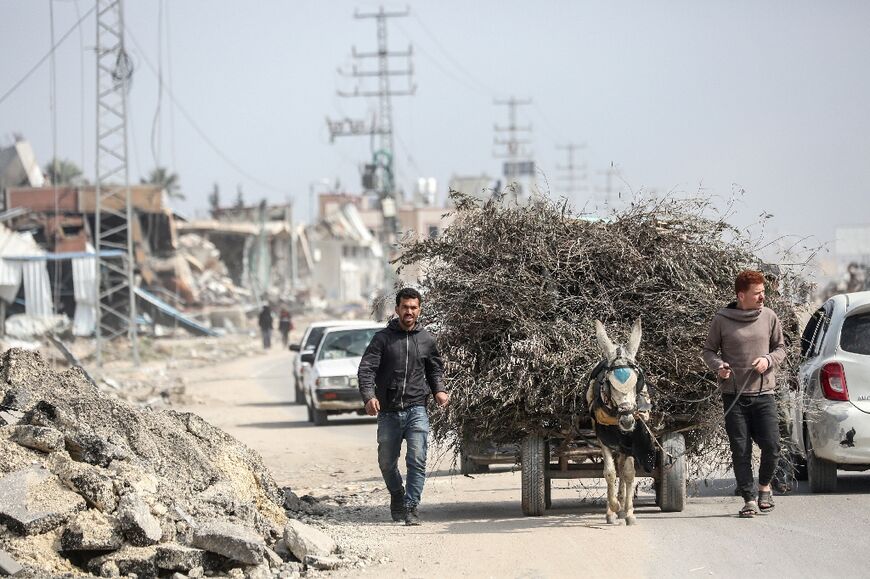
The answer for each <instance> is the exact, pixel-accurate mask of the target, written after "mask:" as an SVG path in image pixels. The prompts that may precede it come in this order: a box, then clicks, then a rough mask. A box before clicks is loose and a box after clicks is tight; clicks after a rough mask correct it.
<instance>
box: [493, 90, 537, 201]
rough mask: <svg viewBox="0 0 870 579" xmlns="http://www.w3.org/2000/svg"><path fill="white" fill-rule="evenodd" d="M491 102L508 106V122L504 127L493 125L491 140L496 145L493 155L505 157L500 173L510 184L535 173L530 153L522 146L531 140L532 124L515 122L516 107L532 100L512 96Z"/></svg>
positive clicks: (500, 157) (499, 157) (530, 102)
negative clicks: (518, 178)
mask: <svg viewBox="0 0 870 579" xmlns="http://www.w3.org/2000/svg"><path fill="white" fill-rule="evenodd" d="M493 103H494V104H496V105H503V106H506V107H507V108H508V124H507V126H504V127H502V126H499V125H497V124H496V125H493V130H494V131H495V135H494V136H493V141H492V142H493V145H494V146H495V147H496V149H494V150H493V157H495V158H496V159H506V161H505V162H504V165H503V168H502V175H503V176H504V178H505V180H506V181H507V183H508V185H510V184H511V183H513V182H514V181H516V179H517V177H520V176H534V174H535V162H534V161H533V160H531V158H532V153H531V152H530V151H528V150H526V149H525V148H524V147H523V145H530V144H531V142H532V139H531V135H532V125H531V124H528V125H519V124H517V108H519V107H521V106H525V105H530V104H532V100H531V99H518V98H516V97H513V96H512V97H510V98H509V99H507V100H499V99H495V100H494V101H493ZM499 135H507V137H506V138H505V137H499ZM499 149H500V150H499Z"/></svg>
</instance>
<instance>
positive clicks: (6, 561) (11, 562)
mask: <svg viewBox="0 0 870 579" xmlns="http://www.w3.org/2000/svg"><path fill="white" fill-rule="evenodd" d="M23 569H24V568H23V567H22V566H21V565H19V564H18V562H17V561H16V560H15V559H13V558H12V556H11V555H10V554H9V553H7V552H6V551H4V550H2V549H0V575H10V576H12V575H16V574H18V573H20V572H21V571H22V570H23Z"/></svg>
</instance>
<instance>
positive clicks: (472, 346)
mask: <svg viewBox="0 0 870 579" xmlns="http://www.w3.org/2000/svg"><path fill="white" fill-rule="evenodd" d="M453 200H454V202H455V204H456V209H455V212H454V214H455V219H454V221H453V223H452V225H451V226H450V227H449V228H447V229H446V230H445V231H444V233H443V234H442V235H441V236H439V237H438V238H435V239H426V240H422V241H419V240H408V241H407V242H406V243H404V245H403V249H402V254H401V256H400V257H399V259H398V261H399V263H400V264H401V265H402V266H405V265H411V264H423V265H424V269H423V271H424V275H423V277H422V281H421V284H420V286H421V289H422V290H423V291H424V295H425V307H424V315H426V316H427V320H426V323H427V324H430V325H431V326H432V327H434V328H436V329H437V337H438V341H439V345H440V347H441V352H442V354H443V355H444V357H445V360H446V380H447V385H448V388H449V390H450V392H451V404H450V406H449V408H448V409H447V412H444V413H438V415H437V416H436V419H435V420H434V421H433V435H434V438H435V439H436V440H437V441H439V442H445V443H447V444H456V442H457V438H461V437H462V436H463V435H464V436H466V437H470V438H471V439H478V440H490V441H496V442H505V443H513V442H517V441H519V440H521V438H522V437H523V436H525V435H526V434H530V433H540V434H544V435H546V436H554V437H560V436H570V435H571V433H574V432H576V431H577V430H578V429H582V428H584V426H583V425H580V424H578V420H580V419H581V418H583V417H586V416H587V409H586V403H585V392H586V388H587V384H588V377H589V373H590V371H591V370H592V368H593V367H594V366H595V365H596V363H598V361H599V360H600V353H599V348H598V346H597V344H596V339H595V330H594V321H595V320H596V319H600V320H601V321H602V322H604V324H605V325H606V326H607V328H608V331H609V332H610V336H611V337H612V338H613V339H614V340H615V341H617V342H624V340H625V339H626V338H627V336H628V333H629V328H630V327H631V324H632V322H633V321H634V320H635V319H637V318H638V317H639V318H641V319H642V322H643V340H642V342H641V346H640V352H639V355H638V363H639V365H640V366H641V368H643V370H644V372H645V376H646V382H647V384H648V385H649V387H650V392H651V395H652V397H653V407H654V410H655V411H657V420H661V421H663V423H659V424H660V425H661V427H662V428H663V429H667V428H674V427H677V428H680V427H685V426H686V425H689V426H691V427H693V428H694V429H693V430H692V431H691V432H689V433H687V437H688V439H689V440H688V443H689V445H690V448H689V449H688V453H689V456H690V457H692V458H697V459H699V460H697V461H694V464H695V465H701V464H705V465H707V467H709V466H710V465H714V466H718V465H719V464H728V463H729V462H730V451H729V449H728V446H727V443H726V437H725V434H724V429H723V427H722V409H721V403H720V398H719V396H717V395H716V380H715V375H714V374H712V373H711V372H709V371H708V370H707V368H706V367H705V366H704V364H703V362H702V360H701V347H702V345H703V343H704V340H705V338H706V336H707V330H708V327H709V323H710V319H711V318H712V316H713V314H714V313H715V312H716V311H717V310H718V309H719V308H721V307H723V306H724V305H725V304H727V303H728V302H730V301H732V300H733V299H734V297H733V296H734V289H733V288H734V286H733V284H734V278H735V276H736V274H737V273H738V272H739V271H741V270H742V269H745V268H754V269H762V270H763V271H765V272H767V274H768V275H769V281H770V283H769V284H768V288H767V289H768V292H767V299H766V305H768V306H769V307H771V308H772V309H773V310H774V311H776V312H777V314H778V315H779V317H780V319H781V320H782V323H783V330H784V333H785V335H786V344H787V347H788V348H789V355H788V357H787V361H786V365H785V367H783V368H781V369H780V370H779V371H778V373H777V380H778V381H779V382H781V383H782V385H783V386H784V385H785V384H786V383H788V382H790V381H792V380H794V379H795V377H796V368H797V361H798V359H799V355H798V354H799V334H798V332H799V322H798V316H797V307H798V305H799V304H802V303H803V302H804V301H805V300H806V298H807V296H809V295H810V286H809V284H808V283H807V282H805V281H804V279H803V277H802V272H801V267H800V265H801V263H805V262H802V261H801V258H800V256H790V257H791V258H794V257H798V259H781V262H782V263H790V264H792V265H793V267H788V266H779V265H773V266H771V265H769V264H767V263H765V262H764V260H763V259H762V258H761V257H760V251H759V250H760V248H761V247H762V245H761V244H760V243H759V242H757V241H755V240H752V239H750V238H749V236H748V235H747V234H746V231H745V230H743V229H738V228H736V227H733V226H731V225H729V224H728V222H727V221H726V219H727V217H728V216H727V215H721V214H718V213H717V212H716V211H715V210H714V209H713V207H712V204H711V202H710V200H704V199H679V198H674V197H666V198H638V199H636V200H635V202H633V203H631V204H630V205H628V206H627V207H626V208H625V209H622V210H618V211H614V212H613V213H612V214H611V215H607V216H606V217H603V218H602V217H598V216H594V215H583V214H574V213H572V211H571V209H570V208H568V207H567V205H566V203H564V202H555V201H551V200H548V199H541V200H540V201H537V202H534V203H529V204H528V205H525V206H517V205H512V204H508V203H506V202H505V203H503V202H501V201H500V200H499V199H493V200H490V201H487V202H480V201H476V200H474V199H472V198H470V197H467V196H464V195H461V194H454V195H453ZM796 245H797V244H796ZM782 389H783V390H785V388H782ZM671 421H673V422H676V424H675V425H674V424H672V423H671ZM695 474H697V473H695Z"/></svg>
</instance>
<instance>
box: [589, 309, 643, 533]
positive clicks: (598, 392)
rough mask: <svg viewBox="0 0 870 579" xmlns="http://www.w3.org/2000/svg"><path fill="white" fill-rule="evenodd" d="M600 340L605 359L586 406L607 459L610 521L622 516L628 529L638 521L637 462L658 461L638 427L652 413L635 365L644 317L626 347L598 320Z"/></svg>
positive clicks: (597, 369) (592, 377)
mask: <svg viewBox="0 0 870 579" xmlns="http://www.w3.org/2000/svg"><path fill="white" fill-rule="evenodd" d="M595 336H596V337H597V339H598V346H599V348H600V349H601V351H602V353H603V354H604V359H603V360H602V361H601V362H599V363H598V365H597V366H596V367H595V369H594V370H593V371H592V374H591V375H590V381H589V388H588V390H587V391H586V403H587V406H588V408H589V412H590V414H591V417H592V425H593V428H594V430H595V436H596V437H597V438H598V444H599V446H600V447H601V453H602V454H603V456H604V478H605V479H606V480H607V522H608V523H609V524H616V523H617V517H621V518H624V519H625V523H626V524H627V525H633V524H635V523H636V522H637V520H636V519H635V516H634V487H635V480H634V477H635V459H636V458H637V459H638V460H640V461H641V463H642V464H643V465H644V467H645V468H646V469H647V470H650V469H651V468H652V463H653V461H654V459H655V451H654V450H653V448H652V441H651V439H650V438H649V435H648V433H647V431H646V428H644V427H643V426H639V425H638V419H643V420H648V419H649V411H650V409H651V404H650V399H649V393H648V392H647V389H646V384H645V383H644V377H643V371H641V369H640V368H639V367H638V366H637V364H636V363H635V356H637V351H638V349H639V348H640V338H641V324H640V318H638V319H637V321H636V322H635V323H634V326H633V327H632V329H631V335H630V336H629V338H628V344H627V345H626V346H623V345H622V344H614V343H613V342H612V341H611V340H610V338H609V337H608V335H607V331H606V330H605V329H604V325H603V324H602V323H601V322H600V321H598V320H595ZM617 476H618V477H619V487H618V491H617V486H616V485H617Z"/></svg>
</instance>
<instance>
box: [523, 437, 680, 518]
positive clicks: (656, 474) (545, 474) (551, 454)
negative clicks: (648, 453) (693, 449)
mask: <svg viewBox="0 0 870 579" xmlns="http://www.w3.org/2000/svg"><path fill="white" fill-rule="evenodd" d="M658 441H659V444H660V445H661V449H658V448H657V450H656V460H655V467H654V468H653V471H652V472H644V471H642V470H640V471H638V473H637V476H638V477H643V476H651V477H652V478H653V481H654V488H655V495H656V505H658V506H659V508H661V510H662V511H663V512H680V511H682V510H683V508H684V507H685V504H686V478H687V474H688V465H687V462H686V440H685V438H684V437H683V434H682V433H681V432H664V433H662V434H661V435H660V436H658ZM662 449H663V450H662ZM520 465H521V469H522V497H523V499H522V503H523V514H525V515H527V516H541V515H543V514H544V513H545V511H546V510H547V509H548V508H550V488H551V484H552V481H553V479H578V478H603V477H604V463H603V458H602V455H601V449H600V448H599V447H598V441H597V439H596V437H595V433H594V431H592V430H591V429H584V430H580V431H579V434H578V435H577V437H576V438H573V439H564V438H561V439H560V438H546V437H544V436H543V435H537V434H532V435H528V436H526V437H525V439H524V440H523V441H522V443H521V445H520Z"/></svg>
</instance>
